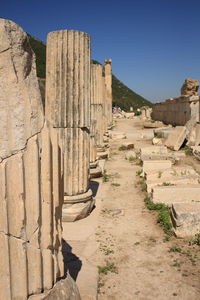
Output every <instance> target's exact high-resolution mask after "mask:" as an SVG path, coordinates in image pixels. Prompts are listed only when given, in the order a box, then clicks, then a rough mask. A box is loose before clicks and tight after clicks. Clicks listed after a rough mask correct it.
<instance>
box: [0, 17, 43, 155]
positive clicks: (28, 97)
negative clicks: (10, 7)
mask: <svg viewBox="0 0 200 300" xmlns="http://www.w3.org/2000/svg"><path fill="white" fill-rule="evenodd" d="M0 114H1V128H2V130H1V131H0V160H1V159H3V158H6V157H9V156H11V155H12V154H14V153H17V152H18V151H19V150H22V149H23V148H24V147H25V146H26V143H27V140H28V139H29V138H30V137H31V136H33V135H34V134H36V133H38V132H39V131H40V130H41V128H42V126H43V108H42V101H41V95H40V91H39V86H38V81H37V77H36V65H35V55H34V53H33V51H32V50H31V48H30V45H29V41H28V37H27V35H26V33H25V32H24V31H23V30H22V29H21V28H20V27H19V26H18V25H17V24H15V23H14V22H12V21H8V20H4V19H0Z"/></svg>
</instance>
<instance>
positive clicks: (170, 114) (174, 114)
mask: <svg viewBox="0 0 200 300" xmlns="http://www.w3.org/2000/svg"><path fill="white" fill-rule="evenodd" d="M151 117H152V119H153V120H156V121H162V122H163V123H165V124H171V125H174V126H177V125H185V124H186V122H187V121H189V120H190V119H191V118H193V119H195V120H196V121H197V122H199V96H192V97H180V98H174V99H172V100H170V99H168V100H166V101H164V102H159V103H156V104H154V106H153V108H152V114H151Z"/></svg>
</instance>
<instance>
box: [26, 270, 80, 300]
mask: <svg viewBox="0 0 200 300" xmlns="http://www.w3.org/2000/svg"><path fill="white" fill-rule="evenodd" d="M28 300H81V297H80V294H79V291H78V288H77V286H76V283H75V282H74V280H73V279H72V278H71V276H70V275H69V274H67V278H66V279H63V280H60V281H58V282H57V283H56V284H55V285H54V287H53V288H52V289H51V290H50V291H49V292H46V293H44V294H39V295H34V296H30V297H29V298H28Z"/></svg>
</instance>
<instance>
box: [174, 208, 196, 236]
mask: <svg viewBox="0 0 200 300" xmlns="http://www.w3.org/2000/svg"><path fill="white" fill-rule="evenodd" d="M171 218H172V223H173V225H174V232H175V234H176V236H177V237H180V238H184V237H194V235H195V234H196V233H199V232H200V203H175V204H173V205H172V210H171Z"/></svg>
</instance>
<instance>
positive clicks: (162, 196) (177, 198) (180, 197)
mask: <svg viewBox="0 0 200 300" xmlns="http://www.w3.org/2000/svg"><path fill="white" fill-rule="evenodd" d="M199 193H200V185H199V184H198V185H197V184H196V185H175V186H157V187H154V188H153V199H152V201H153V202H154V203H165V204H167V205H172V204H173V203H181V202H186V203H188V202H193V201H194V202H199Z"/></svg>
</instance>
